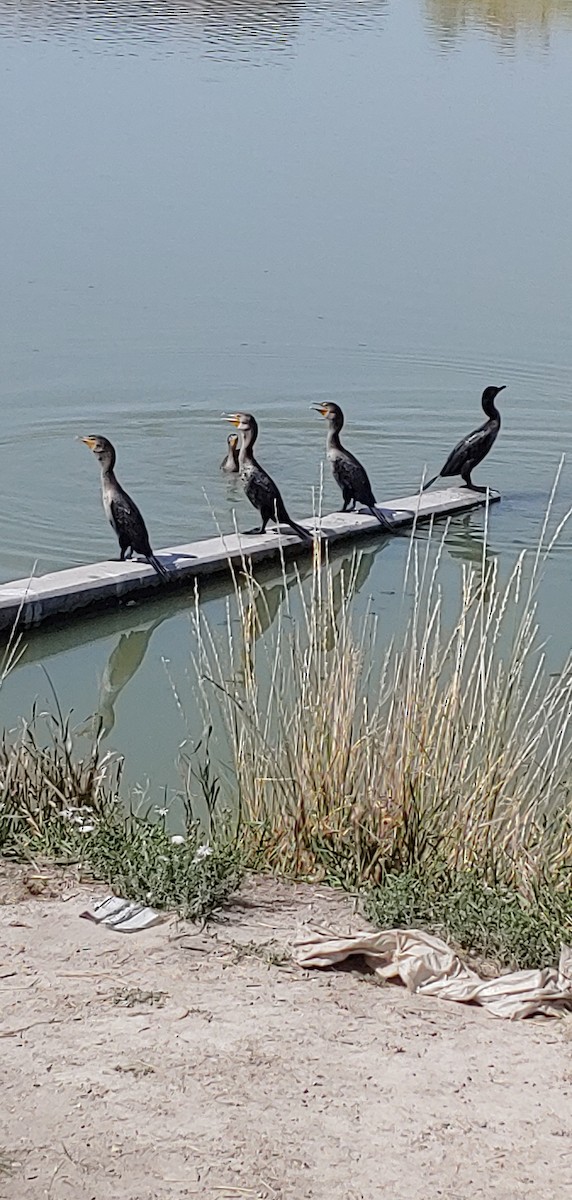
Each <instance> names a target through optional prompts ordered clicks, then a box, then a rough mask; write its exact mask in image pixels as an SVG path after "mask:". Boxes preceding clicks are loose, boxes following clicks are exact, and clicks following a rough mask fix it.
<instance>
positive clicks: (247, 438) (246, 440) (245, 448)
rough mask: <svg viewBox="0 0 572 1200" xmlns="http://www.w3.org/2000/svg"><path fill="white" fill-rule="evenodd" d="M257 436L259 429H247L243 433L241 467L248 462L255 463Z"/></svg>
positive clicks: (240, 455) (240, 451) (239, 453)
mask: <svg viewBox="0 0 572 1200" xmlns="http://www.w3.org/2000/svg"><path fill="white" fill-rule="evenodd" d="M257 434H258V430H257V429H245V430H244V432H243V433H242V438H241V443H240V450H239V452H238V461H239V463H240V464H241V465H242V464H243V463H247V462H254V443H255V441H256V437H257Z"/></svg>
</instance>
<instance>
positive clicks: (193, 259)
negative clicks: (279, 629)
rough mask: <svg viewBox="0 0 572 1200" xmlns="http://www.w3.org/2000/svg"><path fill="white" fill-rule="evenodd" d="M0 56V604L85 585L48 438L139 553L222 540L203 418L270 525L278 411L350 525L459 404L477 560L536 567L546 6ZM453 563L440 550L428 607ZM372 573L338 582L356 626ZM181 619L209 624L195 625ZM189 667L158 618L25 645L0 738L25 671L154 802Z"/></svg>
mask: <svg viewBox="0 0 572 1200" xmlns="http://www.w3.org/2000/svg"><path fill="white" fill-rule="evenodd" d="M0 37H1V42H0V126H1V139H2V150H3V154H2V159H3V169H2V178H1V180H0V197H1V211H2V225H3V239H2V243H3V244H2V273H1V288H2V305H1V311H2V319H1V322H0V339H1V354H2V373H1V377H0V412H1V434H0V446H1V452H2V472H1V474H0V502H1V506H2V528H3V541H2V552H1V556H0V572H1V576H2V579H4V580H7V579H11V578H15V577H19V576H22V575H25V574H27V573H28V572H29V571H31V570H32V569H34V567H35V569H36V570H37V571H43V570H47V569H54V568H58V567H64V566H67V565H70V564H72V563H78V562H89V561H92V560H94V559H98V558H104V557H106V555H108V554H113V555H114V554H115V553H116V547H115V542H114V538H113V534H112V533H111V531H110V530H109V528H108V527H107V526H106V523H105V520H104V517H103V514H102V511H101V507H100V501H99V492H98V488H99V484H98V472H97V464H96V463H95V461H94V460H93V457H92V456H91V455H90V454H89V452H88V451H87V449H86V448H85V447H84V446H82V445H81V444H80V443H78V442H77V441H76V440H75V438H76V436H77V435H82V434H87V433H91V432H96V433H105V434H107V436H109V437H111V439H112V440H113V441H114V442H115V443H116V445H117V447H118V452H119V463H118V474H119V477H120V479H121V480H122V481H123V482H124V484H125V485H126V486H127V487H128V489H129V490H130V491H132V492H133V494H134V495H135V496H136V498H137V499H138V501H139V502H140V503H141V507H142V509H143V511H144V513H145V516H146V518H147V521H148V524H149V527H150V531H151V535H152V540H153V543H154V544H155V546H157V547H159V546H161V545H167V544H173V543H176V542H184V541H187V540H189V539H190V538H192V537H196V536H201V535H203V534H204V535H206V534H209V533H210V532H211V531H212V530H213V528H214V524H215V522H219V523H220V525H222V526H223V527H225V526H226V527H228V526H229V525H230V522H231V520H232V510H233V509H235V510H236V512H237V516H238V520H239V523H241V524H243V527H244V526H246V527H248V525H249V524H251V523H252V512H251V510H250V511H248V509H249V506H248V504H247V503H246V502H245V500H244V498H243V497H242V496H241V494H240V490H239V489H238V488H237V487H236V485H235V484H232V483H231V484H229V483H228V482H227V481H225V480H224V478H222V477H221V476H220V474H219V471H218V464H219V462H220V459H221V457H222V454H223V449H224V442H225V437H226V432H227V430H226V429H225V427H224V426H223V425H222V424H221V422H220V420H219V414H220V412H221V411H222V410H227V411H228V410H234V409H237V408H246V409H248V410H252V411H254V412H255V413H256V415H257V417H258V418H259V423H260V426H261V434H260V457H261V459H262V460H263V461H264V463H265V464H266V465H267V466H268V467H269V468H270V469H271V471H272V472H273V473H274V474H275V475H276V477H277V478H278V479H279V481H280V483H281V485H282V490H283V493H284V496H285V499H286V501H287V504H288V506H289V508H290V509H291V511H292V513H293V514H294V515H298V516H303V515H306V514H308V513H309V512H310V511H311V509H312V488H313V487H314V486H315V485H317V484H318V481H319V472H320V463H321V460H322V455H323V445H324V430H323V427H322V424H321V422H320V420H319V418H318V417H317V416H316V414H312V413H310V411H309V405H310V404H311V403H313V402H315V401H316V400H317V399H321V398H328V399H334V400H337V401H338V402H339V403H341V404H342V406H343V407H344V409H345V411H346V418H347V442H348V444H349V445H350V446H351V447H352V448H353V449H354V450H355V451H356V452H357V453H358V454H359V455H360V456H361V457H362V458H363V460H364V462H365V463H366V464H367V466H368V468H369V470H370V474H371V477H372V480H373V482H374V486H375V489H376V491H377V495H378V497H379V498H380V499H383V498H388V497H392V496H398V495H399V494H406V493H407V492H410V491H411V490H412V489H413V488H415V487H417V485H418V482H419V479H420V476H421V472H422V470H423V468H424V466H425V464H426V465H427V468H428V470H429V471H430V472H432V473H434V472H435V471H436V470H438V468H439V466H440V465H441V464H442V461H443V460H444V457H445V456H446V454H447V453H448V451H449V449H450V448H451V447H452V445H453V444H454V442H455V441H456V440H457V439H458V438H459V437H460V436H461V435H462V434H464V433H465V432H468V431H469V430H470V429H471V428H473V427H474V426H475V425H476V424H477V423H479V421H480V419H481V418H480V407H479V400H480V394H481V391H482V389H483V387H484V386H485V385H487V384H489V383H498V384H501V383H504V384H507V391H506V392H503V394H502V411H503V428H502V431H501V436H500V438H499V440H498V442H497V445H496V446H495V448H494V451H493V453H492V454H491V457H490V459H489V460H488V461H487V463H486V466H484V467H482V468H480V470H479V471H478V472H477V475H476V478H477V477H478V479H479V480H480V481H481V482H483V481H486V482H488V483H490V484H491V485H492V486H496V487H499V488H500V490H501V491H502V493H503V503H502V504H501V505H499V506H497V508H495V510H494V511H493V512H491V515H490V531H489V545H490V549H491V552H492V553H498V554H499V555H500V556H501V560H502V561H503V562H505V561H506V563H507V564H508V562H509V561H511V560H512V558H513V557H514V555H515V554H516V553H517V552H518V551H519V550H520V549H522V547H527V546H533V545H534V544H535V542H536V539H537V536H538V531H539V528H540V523H541V520H542V514H543V512H544V509H545V505H546V500H547V496H548V493H549V491H550V487H551V484H552V480H553V478H554V474H555V471H556V468H557V465H558V462H559V459H560V456H561V454H562V453H565V452H566V451H568V449H569V447H570V444H571V440H572V342H571V336H570V335H571V312H572V269H571V265H570V264H571V262H572V157H571V156H570V152H569V138H570V128H571V125H572V70H571V62H572V5H571V4H570V3H569V2H568V0H552V2H551V0H361V2H360V0H355V2H352V0H332V2H329V0H317V2H315V3H304V2H303V0H299V2H298V3H289V2H287V0H285V2H284V3H270V2H269V0H261V2H260V3H254V2H251V0H242V2H240V0H230V2H229V3H224V2H221V3H217V4H215V3H209V2H208V0H203V2H202V3H187V4H185V3H170V4H162V3H159V2H158V0H155V2H150V3H145V2H142V3H132V2H130V3H129V4H128V3H122V2H121V0H118V2H117V3H105V2H102V0H97V2H96V0H77V2H71V0H70V2H69V3H62V2H59V0H42V2H40V0H37V2H36V0H0ZM570 504H572V465H570V464H566V465H565V467H564V470H563V474H562V478H561V484H560V489H559V493H558V497H557V502H556V509H555V511H556V513H557V514H560V513H562V512H564V511H565V509H566V508H567V506H568V505H570ZM325 505H326V507H327V508H330V507H334V506H336V507H337V506H338V495H337V493H336V490H335V487H334V485H333V483H332V482H331V481H330V479H329V477H328V476H327V475H326V489H325ZM482 534H483V515H482V514H480V513H475V514H472V515H471V516H470V517H469V518H465V519H463V520H458V521H456V522H454V523H453V525H452V527H451V530H450V533H449V535H448V549H449V550H450V553H449V554H448V555H446V557H445V561H444V568H443V569H444V585H445V586H446V587H447V586H448V585H449V586H450V588H451V590H452V592H453V591H456V589H457V586H458V579H459V573H460V570H461V566H462V564H463V563H464V562H466V561H470V560H471V559H474V558H475V557H478V555H479V553H480V547H481V544H482ZM571 555H572V533H571V532H570V531H568V532H565V533H564V535H563V537H562V539H561V541H560V544H559V547H558V549H557V551H556V552H555V553H554V554H553V556H552V558H551V560H550V562H549V564H548V567H547V574H546V583H545V587H544V589H543V593H542V605H541V625H542V632H543V635H545V636H547V637H549V638H550V639H551V640H550V650H549V653H550V656H551V661H552V662H553V663H554V664H556V666H557V665H558V664H559V663H560V661H561V660H562V658H563V657H564V655H565V653H567V651H568V650H569V646H570V634H569V621H568V618H566V616H565V614H566V612H569V611H570V608H571V605H572V577H571V570H570V562H571ZM405 556H406V543H405V542H404V541H403V540H401V539H397V540H396V541H395V542H394V543H385V544H384V545H383V546H382V545H381V544H380V545H379V548H378V549H377V550H376V548H375V547H372V549H371V552H370V554H369V556H368V558H367V559H366V560H365V566H364V571H363V577H364V578H363V588H362V590H363V595H364V596H365V595H366V594H367V595H370V594H371V595H372V596H373V597H374V601H375V604H376V606H377V608H378V610H379V611H380V612H381V613H382V614H384V615H385V617H386V618H387V622H388V625H391V622H392V620H393V615H392V614H393V611H394V607H395V597H396V596H398V595H399V592H400V588H401V581H402V577H403V569H404V561H405ZM205 608H206V610H207V612H208V614H209V617H210V619H211V620H212V622H213V623H214V624H215V625H217V624H218V623H221V622H222V621H223V619H224V596H223V595H222V594H221V593H220V592H219V593H218V594H216V593H214V594H213V595H212V596H211V597H210V598H209V599H208V600H207V601H206V604H205ZM191 642H192V638H191V634H190V625H189V614H188V605H187V604H186V602H185V601H184V600H181V598H180V597H179V598H178V599H177V600H176V601H174V600H168V601H166V602H165V603H164V604H163V603H161V604H160V605H154V606H152V607H149V606H147V607H139V608H134V609H132V610H124V611H123V612H122V613H119V614H114V615H110V616H106V617H104V618H101V619H98V620H91V621H90V622H82V623H80V624H77V625H75V624H74V625H73V626H72V627H71V628H70V629H69V630H57V631H52V632H50V633H46V634H41V635H38V636H35V637H34V638H32V640H31V642H30V645H29V649H28V652H27V655H26V656H25V658H24V659H23V661H22V663H21V665H20V666H19V667H18V669H17V670H15V671H14V673H13V674H12V675H11V676H10V678H9V679H8V680H7V681H6V683H5V684H4V687H3V689H2V691H1V693H0V719H1V720H2V721H3V722H4V723H8V724H12V723H13V722H14V721H15V719H16V718H17V717H18V716H20V715H21V716H25V715H27V714H28V713H29V711H30V708H31V705H32V702H33V700H34V698H35V697H36V696H37V697H38V698H39V700H40V702H41V703H44V701H45V700H46V698H47V697H48V696H49V689H50V684H49V683H48V680H47V678H46V675H45V672H44V669H43V668H45V669H46V670H47V672H48V674H49V678H50V680H51V683H52V684H53V687H54V688H55V690H56V691H57V694H58V696H59V699H60V703H61V705H62V707H63V708H64V709H68V708H73V709H74V712H75V714H76V716H77V719H78V720H81V719H83V718H84V717H87V716H88V715H89V714H90V713H91V712H93V711H94V710H96V709H97V708H98V706H99V707H100V708H101V709H102V711H103V712H104V715H105V719H106V723H107V726H108V729H109V734H108V745H109V746H110V747H114V748H117V749H118V750H120V751H121V752H123V753H124V754H125V755H126V760H127V778H128V780H129V781H135V780H137V781H140V782H142V783H143V784H144V783H145V781H146V780H150V783H151V792H152V794H153V795H154V796H155V795H156V794H157V789H158V788H159V787H161V786H162V785H165V786H166V787H167V788H174V787H176V785H177V778H178V776H177V767H176V758H177V754H178V748H179V747H180V745H181V744H182V743H183V741H184V740H185V737H186V736H187V734H188V730H187V729H186V728H185V725H184V723H183V722H182V721H181V719H180V716H179V712H178V709H177V706H176V704H175V702H174V699H173V692H172V683H173V682H174V683H176V686H177V687H179V688H180V689H181V692H182V694H183V696H185V697H187V696H188V697H189V699H188V706H189V712H190V713H191V725H192V724H193V718H192V701H191V699H190V696H191V689H192V684H191V671H190V665H189V663H190V651H191ZM165 660H168V663H169V664H170V666H169V667H168V669H167V667H166V665H165Z"/></svg>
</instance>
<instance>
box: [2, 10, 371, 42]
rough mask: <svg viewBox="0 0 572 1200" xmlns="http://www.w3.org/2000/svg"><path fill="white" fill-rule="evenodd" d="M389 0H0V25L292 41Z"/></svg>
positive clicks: (17, 32)
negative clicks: (303, 31) (306, 30)
mask: <svg viewBox="0 0 572 1200" xmlns="http://www.w3.org/2000/svg"><path fill="white" fill-rule="evenodd" d="M387 3H388V0H179V2H177V0H168V2H164V0H140V2H139V3H132V2H126V0H0V30H1V31H2V32H3V33H4V34H8V35H10V36H14V37H20V38H21V37H26V36H28V37H40V38H41V37H46V36H53V37H61V35H62V34H64V35H65V36H66V38H69V37H72V38H73V37H80V38H81V39H82V40H88V41H92V42H102V43H104V45H108V46H115V45H119V44H120V43H121V42H122V41H129V42H137V41H144V42H152V43H159V42H165V41H169V40H171V41H173V40H177V41H181V40H183V41H184V40H188V39H199V40H201V41H202V42H204V43H206V44H207V45H209V44H210V45H212V46H218V47H221V48H223V49H224V46H225V43H226V44H230V45H236V44H240V43H254V44H258V45H260V46H262V47H266V48H271V49H277V50H278V49H284V48H287V47H288V46H290V45H292V43H293V42H294V40H295V38H296V36H297V34H298V31H299V29H300V26H301V25H302V24H304V25H309V26H310V27H311V26H315V25H318V24H319V25H320V26H322V27H323V26H326V27H327V26H328V25H329V24H331V25H337V24H344V25H349V26H352V25H353V24H356V25H366V24H369V23H371V22H374V21H376V20H377V18H378V17H379V15H380V14H381V13H384V12H385V10H386V7H387Z"/></svg>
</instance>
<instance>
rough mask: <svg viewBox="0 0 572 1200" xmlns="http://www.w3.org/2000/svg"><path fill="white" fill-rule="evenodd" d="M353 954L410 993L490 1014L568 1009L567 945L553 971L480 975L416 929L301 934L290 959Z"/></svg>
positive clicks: (320, 963)
mask: <svg viewBox="0 0 572 1200" xmlns="http://www.w3.org/2000/svg"><path fill="white" fill-rule="evenodd" d="M353 955H360V956H361V957H362V959H365V961H366V964H367V966H368V967H369V968H370V969H371V970H373V971H375V973H376V974H377V975H379V976H381V977H382V978H383V979H388V980H389V979H400V980H401V982H402V983H404V984H405V986H406V987H407V988H408V989H409V991H410V992H416V993H418V994H419V995H421V996H438V997H439V998H440V999H441V1000H455V1001H457V1002H458V1003H460V1004H481V1005H482V1006H483V1008H486V1009H487V1012H490V1013H492V1014H493V1015H494V1016H495V1017H505V1018H508V1020H512V1021H514V1020H519V1019H521V1018H522V1017H532V1016H535V1015H537V1014H542V1015H544V1016H561V1015H562V1014H563V1013H564V1012H565V1011H567V1010H569V1011H572V948H570V947H569V946H563V947H562V951H561V954H560V963H559V966H558V970H556V969H554V968H552V967H543V968H541V969H539V970H533V971H512V972H510V973H508V974H506V975H498V976H497V977H496V978H495V979H481V978H480V976H479V975H477V973H476V971H472V970H471V969H470V967H467V966H466V965H465V963H463V962H461V959H460V958H459V957H458V956H457V955H456V954H455V953H454V951H453V950H451V948H450V946H447V945H446V943H445V942H442V941H441V940H440V938H437V937H431V935H430V934H428V933H423V932H422V931H421V930H419V929H409V930H403V929H389V930H384V931H380V932H379V933H370V932H364V933H356V934H353V935H352V936H349V937H337V936H335V935H334V934H332V933H331V932H327V931H324V930H319V929H316V930H312V931H310V932H309V933H305V934H304V935H303V936H300V937H299V938H298V939H297V941H296V945H295V948H294V957H295V959H296V961H297V962H298V963H299V964H300V966H302V967H331V966H335V965H336V963H341V962H344V961H345V960H346V959H348V958H351V957H352V956H353Z"/></svg>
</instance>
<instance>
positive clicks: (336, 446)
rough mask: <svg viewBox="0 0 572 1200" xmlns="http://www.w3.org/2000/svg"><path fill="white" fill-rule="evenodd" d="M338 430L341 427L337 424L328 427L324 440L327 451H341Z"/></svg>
mask: <svg viewBox="0 0 572 1200" xmlns="http://www.w3.org/2000/svg"><path fill="white" fill-rule="evenodd" d="M340 429H341V425H338V424H337V422H336V423H335V424H333V423H332V424H331V425H330V427H329V429H328V436H327V438H326V446H327V448H328V450H341V448H342V443H341V442H340Z"/></svg>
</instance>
